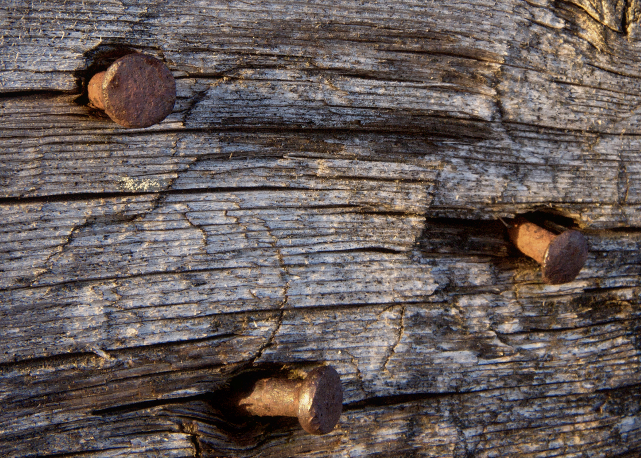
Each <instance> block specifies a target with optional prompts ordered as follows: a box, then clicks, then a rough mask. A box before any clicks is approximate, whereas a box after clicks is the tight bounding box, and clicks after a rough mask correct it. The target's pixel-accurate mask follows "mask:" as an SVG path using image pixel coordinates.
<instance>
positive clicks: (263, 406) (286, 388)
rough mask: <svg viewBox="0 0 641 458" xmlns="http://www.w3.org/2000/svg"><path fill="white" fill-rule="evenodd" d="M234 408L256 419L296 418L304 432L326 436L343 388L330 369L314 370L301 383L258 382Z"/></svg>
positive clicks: (283, 380)
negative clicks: (254, 416)
mask: <svg viewBox="0 0 641 458" xmlns="http://www.w3.org/2000/svg"><path fill="white" fill-rule="evenodd" d="M237 405H238V407H239V409H240V410H241V412H242V413H245V414H249V415H256V416H259V417H273V416H285V417H298V421H299V422H300V425H301V426H302V427H303V429H304V430H305V431H307V432H308V433H310V434H317V435H320V434H327V433H329V432H330V431H331V430H332V429H334V426H336V423H338V419H339V418H340V416H341V412H342V411H343V387H342V386H341V380H340V377H339V376H338V373H337V372H336V370H335V369H334V368H333V367H331V366H323V367H317V368H316V369H313V370H312V371H310V372H309V373H308V374H307V376H306V377H305V379H304V380H292V379H286V378H264V379H260V380H258V381H257V382H256V383H254V385H253V387H252V389H251V392H250V393H249V394H248V395H247V396H245V397H243V398H242V399H240V401H238V404H237Z"/></svg>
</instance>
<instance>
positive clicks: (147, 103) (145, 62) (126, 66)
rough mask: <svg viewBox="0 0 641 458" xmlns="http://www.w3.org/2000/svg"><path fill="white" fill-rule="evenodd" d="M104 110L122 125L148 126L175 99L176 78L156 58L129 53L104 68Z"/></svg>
mask: <svg viewBox="0 0 641 458" xmlns="http://www.w3.org/2000/svg"><path fill="white" fill-rule="evenodd" d="M102 95H103V100H104V105H105V113H107V115H108V116H109V117H110V118H111V119H112V120H113V121H114V122H116V123H118V124H120V125H121V126H124V127H149V126H151V125H153V124H157V123H159V122H160V121H162V120H163V119H165V118H166V117H167V115H169V114H170V113H171V112H172V110H173V108H174V103H175V102H176V82H175V81H174V77H173V75H172V74H171V72H170V71H169V69H168V68H167V67H166V66H165V64H163V63H162V62H161V61H159V60H158V59H155V58H153V57H151V56H146V55H144V54H128V55H126V56H124V57H121V58H120V59H118V60H117V61H115V62H114V63H113V64H112V65H111V66H110V67H109V68H108V69H107V71H106V72H105V76H104V79H103V83H102Z"/></svg>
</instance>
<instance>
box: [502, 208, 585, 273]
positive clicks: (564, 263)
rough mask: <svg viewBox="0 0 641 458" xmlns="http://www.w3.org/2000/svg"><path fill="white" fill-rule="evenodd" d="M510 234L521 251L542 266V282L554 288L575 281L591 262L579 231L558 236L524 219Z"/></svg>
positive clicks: (516, 222) (566, 232)
mask: <svg viewBox="0 0 641 458" xmlns="http://www.w3.org/2000/svg"><path fill="white" fill-rule="evenodd" d="M508 234H509V235H510V239H512V242H513V243H514V245H516V247H517V248H518V249H519V250H521V251H522V252H523V253H524V254H526V255H527V256H529V257H531V258H533V259H534V260H535V261H537V262H538V263H539V264H541V274H542V276H543V280H544V281H545V282H547V283H550V284H553V285H558V284H561V283H567V282H570V281H572V280H574V279H575V278H576V276H577V275H578V274H579V272H580V270H581V268H582V267H583V265H584V264H585V261H586V260H587V259H588V242H587V241H586V240H585V237H583V234H581V233H580V232H578V231H574V230H570V231H565V232H563V233H562V234H560V235H555V234H553V233H552V232H549V231H547V230H545V229H543V228H542V227H539V226H537V225H536V224H532V223H530V222H528V221H526V220H525V219H522V218H521V219H518V220H516V221H515V222H514V224H513V225H512V226H511V227H510V228H509V229H508Z"/></svg>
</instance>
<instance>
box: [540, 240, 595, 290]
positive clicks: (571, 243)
mask: <svg viewBox="0 0 641 458" xmlns="http://www.w3.org/2000/svg"><path fill="white" fill-rule="evenodd" d="M587 259H588V242H587V241H586V240H585V237H584V236H583V234H581V233H580V232H579V231H574V230H569V231H565V232H563V233H562V234H559V235H558V236H556V237H555V238H554V240H552V242H551V243H550V245H549V246H548V249H547V251H546V253H545V258H544V260H543V264H542V266H541V273H542V275H543V279H544V280H545V281H547V282H548V283H550V284H553V285H557V284H561V283H567V282H570V281H572V280H574V279H575V278H576V276H577V275H579V272H580V271H581V269H582V268H583V265H584V264H585V262H586V261H587Z"/></svg>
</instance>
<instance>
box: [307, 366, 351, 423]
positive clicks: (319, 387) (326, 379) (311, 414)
mask: <svg viewBox="0 0 641 458" xmlns="http://www.w3.org/2000/svg"><path fill="white" fill-rule="evenodd" d="M298 399H299V400H298V421H299V422H300V424H301V426H302V427H303V429H304V430H305V431H307V432H308V433H310V434H318V435H320V434H327V433H329V432H330V431H331V430H333V429H334V426H336V423H338V419H339V418H340V416H341V413H342V411H343V386H342V385H341V379H340V377H339V375H338V373H337V372H336V370H335V369H334V368H333V367H331V366H324V367H317V368H316V369H314V370H312V371H311V372H310V373H309V374H307V378H306V379H305V382H304V383H303V386H302V387H301V389H300V394H299V398H298Z"/></svg>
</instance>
